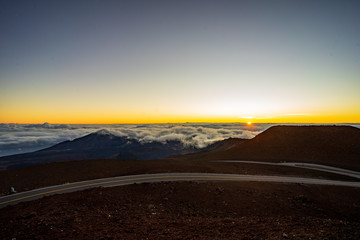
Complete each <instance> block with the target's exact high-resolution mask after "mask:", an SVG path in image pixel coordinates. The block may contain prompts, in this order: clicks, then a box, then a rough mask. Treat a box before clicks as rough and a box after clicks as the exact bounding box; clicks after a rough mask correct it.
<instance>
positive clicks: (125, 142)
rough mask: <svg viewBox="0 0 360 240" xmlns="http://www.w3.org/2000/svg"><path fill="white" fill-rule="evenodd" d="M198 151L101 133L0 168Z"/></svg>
mask: <svg viewBox="0 0 360 240" xmlns="http://www.w3.org/2000/svg"><path fill="white" fill-rule="evenodd" d="M197 151H200V149H197V148H194V147H193V146H184V144H183V143H182V142H180V141H167V142H166V143H160V142H147V143H141V142H139V141H138V140H136V139H130V138H127V137H122V136H115V135H113V134H112V133H110V132H109V131H107V130H100V131H98V132H95V133H92V134H89V135H86V136H84V137H81V138H77V139H74V140H73V141H65V142H61V143H59V144H56V145H54V146H52V147H49V148H46V149H43V150H40V151H36V152H32V153H25V154H18V155H12V156H6V157H1V158H0V167H1V168H3V169H10V168H19V167H25V166H30V165H35V164H41V163H49V162H57V161H69V160H84V159H120V160H132V159H139V160H149V159H157V158H163V157H167V156H170V155H178V154H185V153H191V152H197Z"/></svg>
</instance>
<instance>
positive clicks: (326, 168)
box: [215, 160, 360, 179]
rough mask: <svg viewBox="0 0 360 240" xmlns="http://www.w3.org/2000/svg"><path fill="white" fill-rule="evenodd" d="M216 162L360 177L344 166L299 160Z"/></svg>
mask: <svg viewBox="0 0 360 240" xmlns="http://www.w3.org/2000/svg"><path fill="white" fill-rule="evenodd" d="M215 162H227V163H247V164H262V165H273V166H288V167H297V168H306V169H312V170H317V171H322V172H328V173H335V174H339V175H343V176H348V177H353V178H358V179H360V172H356V171H352V170H348V169H343V168H337V167H331V166H327V165H321V164H314V163H298V162H282V163H273V162H259V161H243V160H218V161H215Z"/></svg>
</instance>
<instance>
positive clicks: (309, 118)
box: [0, 112, 360, 126]
mask: <svg viewBox="0 0 360 240" xmlns="http://www.w3.org/2000/svg"><path fill="white" fill-rule="evenodd" d="M0 117H1V119H0V123H20V124H41V123H44V122H49V123H53V124H147V123H148V124H155V123H185V122H193V123H200V122H201V123H206V122H208V123H231V122H242V123H245V124H247V125H248V126H251V125H253V124H255V123H318V124H321V123H360V121H359V119H360V114H353V115H351V114H349V115H345V116H344V115H338V116H337V115H290V114H289V115H279V116H269V117H267V116H259V117H252V118H251V121H249V119H248V118H243V117H224V116H222V117H216V116H192V115H185V114H183V115H181V114H179V115H175V114H174V115H149V114H141V113H139V114H132V115H125V114H124V115H123V114H118V115H116V116H115V115H111V114H106V113H98V114H95V113H94V114H91V113H90V112H88V113H82V114H77V113H75V112H68V113H66V112H63V113H61V114H55V113H49V112H48V113H47V114H41V112H38V113H36V114H34V113H33V112H32V113H31V114H30V113H29V112H21V114H20V112H18V113H17V114H14V115H7V116H0Z"/></svg>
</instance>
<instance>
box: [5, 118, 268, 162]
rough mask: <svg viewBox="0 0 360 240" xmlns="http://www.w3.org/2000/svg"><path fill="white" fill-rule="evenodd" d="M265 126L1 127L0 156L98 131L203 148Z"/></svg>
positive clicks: (245, 134) (49, 125) (253, 134)
mask: <svg viewBox="0 0 360 240" xmlns="http://www.w3.org/2000/svg"><path fill="white" fill-rule="evenodd" d="M267 127H269V125H268V124H266V125H257V126H252V127H248V126H246V125H244V124H239V123H233V124H191V123H187V124H144V125H132V124H119V125H63V124H49V123H44V124H0V156H5V155H10V154H17V153H24V152H29V151H36V150H39V149H43V148H46V147H49V146H52V145H54V144H56V143H59V142H62V141H65V140H73V139H75V138H78V137H81V136H84V135H87V134H89V133H92V132H95V131H98V130H100V129H107V130H109V131H110V132H112V133H113V134H115V135H118V136H126V137H129V138H134V139H137V140H139V141H140V142H152V141H158V142H163V143H164V142H166V141H168V140H180V141H181V142H183V143H184V144H185V145H192V146H195V147H198V148H204V147H206V146H208V145H209V144H211V143H213V142H215V141H219V140H223V139H226V138H230V137H236V138H252V137H254V136H255V135H256V134H258V133H260V132H261V131H263V130H264V129H266V128H267Z"/></svg>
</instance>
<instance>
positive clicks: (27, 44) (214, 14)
mask: <svg viewBox="0 0 360 240" xmlns="http://www.w3.org/2000/svg"><path fill="white" fill-rule="evenodd" d="M359 12H360V2H359V1H307V0H305V1H241V0H239V1H2V2H1V3H0V34H1V35H0V37H1V44H0V86H1V88H0V102H1V103H0V122H21V123H42V122H45V121H49V122H53V123H123V122H125V123H126V122H128V123H129V122H184V121H213V122H214V121H232V122H233V121H242V120H243V118H244V117H252V118H253V119H254V121H256V120H257V121H267V122H269V121H270V122H274V121H276V120H278V121H280V122H286V121H295V122H296V121H299V122H360V113H359V111H358V109H360V95H359V92H360V70H359V69H360V68H359V67H358V66H360V14H358V13H359ZM289 116H291V117H289ZM295 116H296V117H295Z"/></svg>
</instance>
